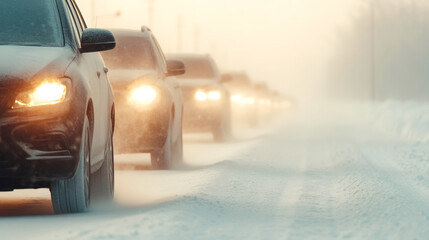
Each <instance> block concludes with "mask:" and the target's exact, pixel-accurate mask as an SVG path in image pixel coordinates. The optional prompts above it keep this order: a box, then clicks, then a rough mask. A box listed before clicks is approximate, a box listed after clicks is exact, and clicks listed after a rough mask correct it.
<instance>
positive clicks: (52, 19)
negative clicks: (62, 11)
mask: <svg viewBox="0 0 429 240" xmlns="http://www.w3.org/2000/svg"><path fill="white" fill-rule="evenodd" d="M0 45H30V46H58V47H59V46H64V38H63V33H62V28H61V24H60V18H59V14H58V9H57V6H56V3H55V2H54V0H38V1H34V0H19V1H17V0H1V1H0Z"/></svg>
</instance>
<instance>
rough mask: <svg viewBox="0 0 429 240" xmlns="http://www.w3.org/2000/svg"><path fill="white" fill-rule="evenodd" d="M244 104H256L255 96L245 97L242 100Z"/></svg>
mask: <svg viewBox="0 0 429 240" xmlns="http://www.w3.org/2000/svg"><path fill="white" fill-rule="evenodd" d="M242 102H243V103H244V104H249V105H253V104H255V103H256V100H255V99H254V98H252V97H248V98H245V99H243V101H242Z"/></svg>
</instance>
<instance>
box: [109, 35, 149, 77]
mask: <svg viewBox="0 0 429 240" xmlns="http://www.w3.org/2000/svg"><path fill="white" fill-rule="evenodd" d="M115 38H116V47H115V49H113V50H112V51H107V52H102V53H101V54H102V56H103V59H104V61H105V63H106V66H107V67H109V68H113V69H115V68H116V69H148V70H152V69H155V63H154V58H153V55H152V50H151V49H152V48H151V45H150V42H149V41H145V40H146V39H145V38H142V37H118V36H116V37H115Z"/></svg>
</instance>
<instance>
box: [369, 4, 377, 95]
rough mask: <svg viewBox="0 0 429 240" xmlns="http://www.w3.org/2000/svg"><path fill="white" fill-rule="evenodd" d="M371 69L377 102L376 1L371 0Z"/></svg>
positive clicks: (372, 91) (372, 87)
mask: <svg viewBox="0 0 429 240" xmlns="http://www.w3.org/2000/svg"><path fill="white" fill-rule="evenodd" d="M370 15H371V16H370V51H371V52H370V54H371V60H370V64H371V66H370V68H371V73H370V74H371V80H370V81H371V99H372V100H373V101H375V100H376V89H375V88H376V84H375V83H376V55H375V51H376V46H375V41H376V39H375V24H376V22H375V20H376V19H375V0H370Z"/></svg>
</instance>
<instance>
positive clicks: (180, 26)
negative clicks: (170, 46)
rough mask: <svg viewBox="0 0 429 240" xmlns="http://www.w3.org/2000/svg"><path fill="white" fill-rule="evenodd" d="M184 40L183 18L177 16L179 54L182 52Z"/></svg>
mask: <svg viewBox="0 0 429 240" xmlns="http://www.w3.org/2000/svg"><path fill="white" fill-rule="evenodd" d="M182 40H183V16H182V15H178V16H177V52H179V53H180V52H182V47H183V44H182Z"/></svg>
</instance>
